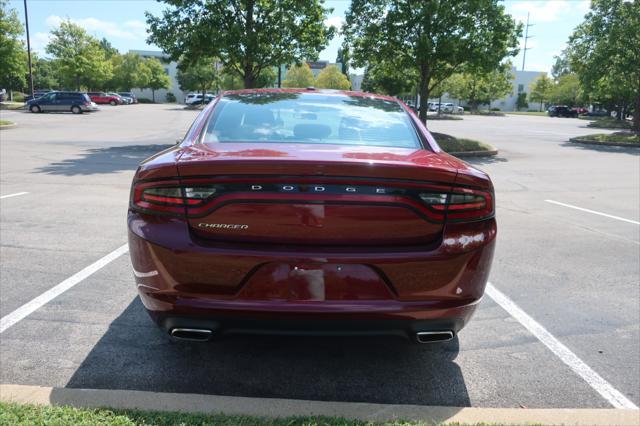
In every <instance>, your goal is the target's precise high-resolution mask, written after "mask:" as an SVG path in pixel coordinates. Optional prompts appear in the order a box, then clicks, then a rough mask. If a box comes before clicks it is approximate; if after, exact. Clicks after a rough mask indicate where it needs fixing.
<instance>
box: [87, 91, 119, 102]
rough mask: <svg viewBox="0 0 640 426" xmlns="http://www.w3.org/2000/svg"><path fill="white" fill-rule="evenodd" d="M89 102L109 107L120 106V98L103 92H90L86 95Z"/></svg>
mask: <svg viewBox="0 0 640 426" xmlns="http://www.w3.org/2000/svg"><path fill="white" fill-rule="evenodd" d="M87 95H89V98H91V101H93V102H95V103H97V104H110V105H122V98H121V97H120V96H114V95H108V94H106V93H104V92H90V93H87Z"/></svg>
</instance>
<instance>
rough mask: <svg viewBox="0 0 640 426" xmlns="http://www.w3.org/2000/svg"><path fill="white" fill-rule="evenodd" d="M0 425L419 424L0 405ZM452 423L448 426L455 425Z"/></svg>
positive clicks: (294, 425) (303, 425) (222, 425)
mask: <svg viewBox="0 0 640 426" xmlns="http://www.w3.org/2000/svg"><path fill="white" fill-rule="evenodd" d="M0 424H2V425H12V426H27V425H28V426H66V425H74V426H94V425H102V426H152V425H153V426H174V425H175V426H204V425H216V426H262V425H265V426H377V425H388V426H410V425H424V426H426V425H430V423H423V422H403V421H395V422H384V423H373V422H368V421H361V420H347V419H342V418H337V417H288V418H280V419H272V418H264V417H251V416H231V415H224V414H187V413H176V412H159V411H136V410H111V409H105V408H96V409H89V408H72V407H50V406H43V405H31V404H16V403H7V402H0ZM456 424H457V423H454V424H452V425H456ZM478 426H479V425H478Z"/></svg>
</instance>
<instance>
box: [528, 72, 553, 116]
mask: <svg viewBox="0 0 640 426" xmlns="http://www.w3.org/2000/svg"><path fill="white" fill-rule="evenodd" d="M529 88H530V89H531V94H530V95H529V99H531V101H532V102H540V111H542V106H543V105H544V104H546V103H547V102H548V101H549V98H550V97H551V91H552V90H553V81H552V80H551V79H550V78H549V77H547V74H546V73H541V74H540V76H539V77H538V78H536V79H535V80H534V82H533V83H531V85H530V86H529Z"/></svg>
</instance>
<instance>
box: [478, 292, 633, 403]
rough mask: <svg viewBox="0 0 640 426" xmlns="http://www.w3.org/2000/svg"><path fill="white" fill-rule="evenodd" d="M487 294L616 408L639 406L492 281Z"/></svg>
mask: <svg viewBox="0 0 640 426" xmlns="http://www.w3.org/2000/svg"><path fill="white" fill-rule="evenodd" d="M486 294H488V295H489V297H490V298H492V299H493V300H494V301H495V302H496V303H497V304H498V305H500V306H501V307H502V309H504V310H505V311H507V312H508V313H509V315H511V316H512V317H513V318H515V319H516V320H518V322H519V323H520V324H522V325H523V326H524V327H525V328H526V329H527V330H529V331H530V332H531V334H533V335H534V336H536V338H537V339H538V340H540V341H541V342H542V343H543V344H544V345H545V346H546V347H547V348H549V350H551V352H553V353H554V354H555V355H556V356H557V357H558V358H560V360H561V361H562V362H564V363H565V364H566V365H568V366H569V368H571V369H572V370H573V371H574V372H575V373H576V374H577V375H578V376H580V377H581V378H582V379H583V380H584V381H585V382H587V383H588V384H589V386H591V387H592V388H593V389H594V390H595V391H596V392H598V393H599V394H600V395H601V396H602V397H603V398H604V399H606V400H607V401H609V403H610V404H611V405H613V406H614V407H615V408H631V409H637V408H638V407H637V406H636V405H635V404H634V403H633V402H631V401H630V400H629V399H628V398H627V397H626V396H624V395H623V394H622V393H621V392H620V391H618V390H617V389H615V388H614V387H613V386H611V384H610V383H609V382H607V381H606V380H605V379H603V378H602V376H600V375H599V374H598V373H596V372H595V371H593V369H592V368H591V367H589V366H588V365H587V364H585V362H584V361H582V360H581V359H580V358H578V356H577V355H576V354H574V353H573V352H571V350H570V349H569V348H567V347H566V346H565V345H563V344H562V343H560V341H559V340H558V339H556V338H555V337H554V336H553V335H552V334H551V333H549V332H548V331H547V329H546V328H544V327H543V326H542V325H541V324H540V323H539V322H537V321H536V320H534V319H533V318H531V317H530V316H529V315H528V314H527V313H526V312H525V311H523V310H522V309H520V307H519V306H518V305H516V304H515V303H514V302H513V301H512V300H511V299H509V298H508V297H507V296H505V295H504V294H503V293H502V292H501V291H500V290H498V289H497V288H495V287H494V286H493V285H492V284H491V283H487V289H486Z"/></svg>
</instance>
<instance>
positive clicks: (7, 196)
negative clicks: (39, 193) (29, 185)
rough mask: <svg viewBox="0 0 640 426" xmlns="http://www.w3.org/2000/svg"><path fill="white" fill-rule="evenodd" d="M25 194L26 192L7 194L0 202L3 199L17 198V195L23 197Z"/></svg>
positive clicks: (0, 198)
mask: <svg viewBox="0 0 640 426" xmlns="http://www.w3.org/2000/svg"><path fill="white" fill-rule="evenodd" d="M25 194H28V192H16V193H15V194H7V195H3V196H1V197H0V200H2V199H4V198H11V197H17V196H18V195H25Z"/></svg>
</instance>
